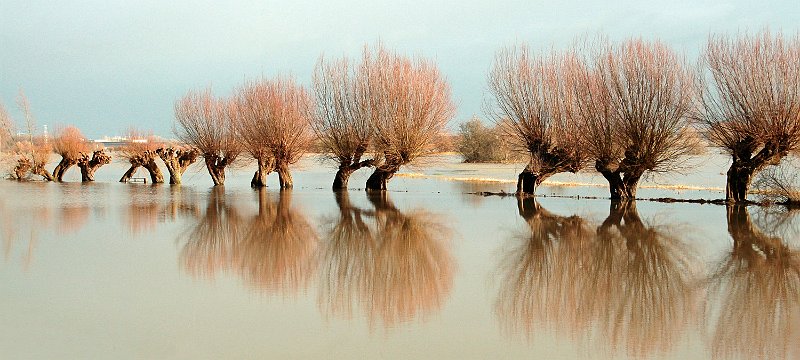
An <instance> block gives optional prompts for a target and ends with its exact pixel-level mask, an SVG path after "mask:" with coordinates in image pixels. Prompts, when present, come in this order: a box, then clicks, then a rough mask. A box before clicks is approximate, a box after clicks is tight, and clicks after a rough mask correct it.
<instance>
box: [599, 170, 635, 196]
mask: <svg viewBox="0 0 800 360" xmlns="http://www.w3.org/2000/svg"><path fill="white" fill-rule="evenodd" d="M600 174H602V175H603V177H604V178H605V179H606V181H608V190H609V193H610V195H611V201H627V200H635V199H636V190H637V189H638V187H639V179H641V176H625V177H623V176H622V174H621V173H620V172H619V171H609V170H601V171H600Z"/></svg>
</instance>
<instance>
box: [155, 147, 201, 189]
mask: <svg viewBox="0 0 800 360" xmlns="http://www.w3.org/2000/svg"><path fill="white" fill-rule="evenodd" d="M156 154H158V156H159V157H160V158H161V160H162V161H164V165H166V166H167V171H169V183H170V184H172V185H180V183H181V181H182V180H183V173H184V172H186V169H188V168H189V165H192V164H194V162H195V161H197V156H198V155H199V152H198V151H197V150H196V149H191V150H181V149H174V148H171V147H169V148H166V149H164V148H160V149H157V150H156Z"/></svg>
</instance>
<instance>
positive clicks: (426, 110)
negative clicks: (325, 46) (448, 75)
mask: <svg viewBox="0 0 800 360" xmlns="http://www.w3.org/2000/svg"><path fill="white" fill-rule="evenodd" d="M361 67H362V68H361V69H360V71H363V72H365V75H364V76H366V77H367V80H366V81H367V87H368V89H367V94H368V96H369V99H368V100H367V101H368V104H369V107H370V108H371V110H370V113H371V117H370V123H371V125H372V143H373V146H374V148H375V151H376V152H377V153H379V154H380V156H381V157H382V158H383V159H382V162H381V163H380V164H378V165H376V166H375V171H374V172H373V173H372V175H370V177H369V178H368V179H367V184H366V188H367V189H368V190H386V183H387V182H388V181H389V179H391V178H392V176H394V174H395V173H396V172H397V171H398V170H400V167H401V166H403V165H406V164H408V163H410V162H412V161H414V160H415V159H418V158H420V157H422V156H425V155H429V154H431V153H432V152H433V151H434V150H435V148H436V145H437V140H438V138H439V133H440V132H441V131H442V130H443V129H444V127H445V125H446V124H447V123H448V122H449V121H450V119H451V118H452V117H453V115H454V112H455V106H454V105H453V102H452V100H451V98H450V86H449V85H448V83H447V81H446V80H445V78H444V77H443V76H442V75H441V74H440V73H439V70H438V68H437V67H436V65H435V64H434V63H433V62H430V61H427V60H424V59H415V60H412V59H409V58H407V57H405V56H402V55H399V54H397V53H393V52H390V51H389V50H386V49H384V48H383V47H381V46H378V47H377V49H376V50H370V49H365V50H364V59H363V62H362V65H361Z"/></svg>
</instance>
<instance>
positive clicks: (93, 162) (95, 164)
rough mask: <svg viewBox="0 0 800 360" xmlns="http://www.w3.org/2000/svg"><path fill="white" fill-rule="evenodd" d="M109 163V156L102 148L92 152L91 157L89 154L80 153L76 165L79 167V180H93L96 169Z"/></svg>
mask: <svg viewBox="0 0 800 360" xmlns="http://www.w3.org/2000/svg"><path fill="white" fill-rule="evenodd" d="M109 163H111V156H109V155H108V154H106V153H105V152H104V151H103V150H98V151H95V152H93V153H92V157H91V158H90V157H89V154H81V158H80V159H78V167H79V168H80V169H81V181H82V182H88V181H94V173H95V172H96V171H97V169H99V168H100V167H101V166H103V165H106V164H109Z"/></svg>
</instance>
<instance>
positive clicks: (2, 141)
mask: <svg viewBox="0 0 800 360" xmlns="http://www.w3.org/2000/svg"><path fill="white" fill-rule="evenodd" d="M13 129H14V120H13V119H11V116H10V115H9V114H8V111H7V110H6V107H5V105H3V103H0V154H2V153H3V152H4V151H9V150H10V149H11V145H12V143H13V136H12V131H13ZM0 156H2V155H0Z"/></svg>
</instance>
